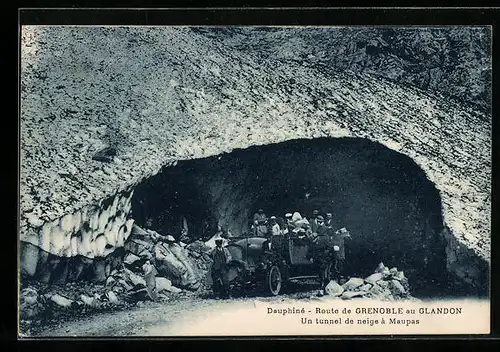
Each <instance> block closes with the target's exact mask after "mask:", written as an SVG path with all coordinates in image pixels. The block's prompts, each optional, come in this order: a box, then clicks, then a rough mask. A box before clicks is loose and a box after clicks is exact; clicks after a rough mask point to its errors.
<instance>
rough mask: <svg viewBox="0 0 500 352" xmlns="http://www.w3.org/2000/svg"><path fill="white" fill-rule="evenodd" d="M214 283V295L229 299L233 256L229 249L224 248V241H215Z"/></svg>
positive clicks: (213, 255)
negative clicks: (229, 266)
mask: <svg viewBox="0 0 500 352" xmlns="http://www.w3.org/2000/svg"><path fill="white" fill-rule="evenodd" d="M212 259H213V264H212V272H211V274H212V281H213V288H214V293H215V294H216V295H218V296H219V297H220V298H229V282H228V275H227V274H228V264H229V262H230V261H231V254H230V253H229V251H228V249H227V248H225V247H222V239H221V238H219V239H216V240H215V248H214V250H213V252H212Z"/></svg>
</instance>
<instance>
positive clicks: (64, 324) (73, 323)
mask: <svg viewBox="0 0 500 352" xmlns="http://www.w3.org/2000/svg"><path fill="white" fill-rule="evenodd" d="M316 292H317V290H316V289H313V288H312V287H305V288H304V287H303V288H302V290H300V291H299V292H295V293H289V294H283V295H280V296H277V297H261V296H255V297H241V298H231V299H225V300H218V299H213V298H205V297H203V296H200V295H196V294H192V295H186V296H184V297H180V298H179V299H178V300H176V301H175V302H152V301H145V302H141V303H139V305H137V306H134V307H132V308H129V309H127V310H120V311H114V312H106V313H97V314H94V315H91V316H88V317H84V318H80V319H75V320H69V321H61V322H57V323H56V324H54V325H51V326H46V327H44V328H43V329H40V330H38V331H36V332H33V333H32V334H31V336H32V337H74V336H88V337H108V336H109V337H113V336H176V335H179V334H180V335H184V334H185V333H186V332H187V333H189V327H190V326H195V325H196V326H197V325H199V324H200V323H201V322H208V321H209V320H211V319H212V323H208V324H209V325H212V326H205V327H201V328H202V329H205V328H213V325H214V324H218V322H216V321H215V320H213V319H217V318H218V317H219V316H220V317H222V316H224V314H226V315H227V314H233V313H234V312H236V311H238V310H245V309H253V308H254V307H255V305H256V304H259V303H260V302H263V303H265V304H266V303H269V304H272V303H280V302H287V301H290V302H299V301H300V302H305V301H311V300H318V299H319V298H317V297H316V296H315V293H316ZM199 329H200V327H196V328H195V330H193V331H197V330H199Z"/></svg>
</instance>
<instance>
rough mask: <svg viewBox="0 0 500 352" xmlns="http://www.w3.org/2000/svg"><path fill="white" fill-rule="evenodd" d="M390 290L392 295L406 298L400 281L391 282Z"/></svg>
mask: <svg viewBox="0 0 500 352" xmlns="http://www.w3.org/2000/svg"><path fill="white" fill-rule="evenodd" d="M389 289H390V290H391V293H392V295H393V296H395V297H404V296H406V290H405V288H404V287H403V285H401V283H400V282H399V281H398V280H391V281H390V283H389Z"/></svg>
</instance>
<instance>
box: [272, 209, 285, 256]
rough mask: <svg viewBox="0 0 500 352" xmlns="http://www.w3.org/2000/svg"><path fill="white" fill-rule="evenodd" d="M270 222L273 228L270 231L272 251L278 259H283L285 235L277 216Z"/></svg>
mask: <svg viewBox="0 0 500 352" xmlns="http://www.w3.org/2000/svg"><path fill="white" fill-rule="evenodd" d="M269 222H270V227H271V228H270V231H269V232H270V233H271V250H272V251H273V253H274V254H275V255H276V256H277V257H279V258H281V257H282V252H283V248H282V246H283V233H282V232H281V228H280V225H279V224H278V222H277V219H276V216H271V217H270V218H269Z"/></svg>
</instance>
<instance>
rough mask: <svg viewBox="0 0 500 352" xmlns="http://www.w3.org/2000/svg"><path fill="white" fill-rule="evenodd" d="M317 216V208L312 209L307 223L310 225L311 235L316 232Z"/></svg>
mask: <svg viewBox="0 0 500 352" xmlns="http://www.w3.org/2000/svg"><path fill="white" fill-rule="evenodd" d="M318 216H321V215H319V210H313V213H312V217H311V221H309V223H310V225H311V232H312V233H313V236H315V234H316V233H317V229H318Z"/></svg>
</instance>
